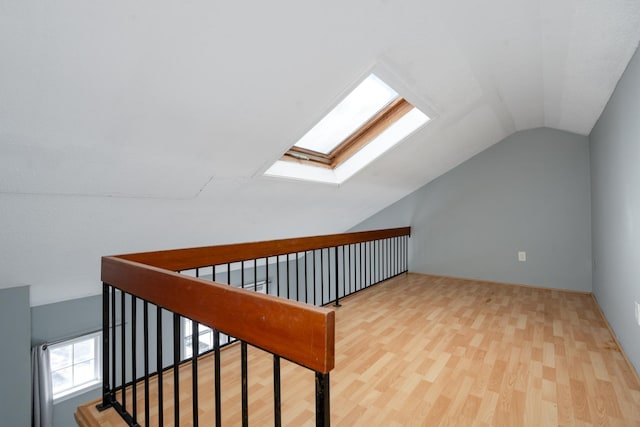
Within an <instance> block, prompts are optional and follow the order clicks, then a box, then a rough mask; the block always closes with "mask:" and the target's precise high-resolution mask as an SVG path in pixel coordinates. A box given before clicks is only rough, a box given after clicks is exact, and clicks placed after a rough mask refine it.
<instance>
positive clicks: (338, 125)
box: [265, 74, 429, 184]
mask: <svg viewBox="0 0 640 427" xmlns="http://www.w3.org/2000/svg"><path fill="white" fill-rule="evenodd" d="M428 121H429V117H428V116H427V115H426V114H424V113H423V112H422V111H420V110H418V109H417V108H416V107H414V106H413V105H411V104H410V103H409V102H408V101H407V100H406V99H404V98H403V97H401V96H400V95H399V94H398V93H397V92H396V91H395V90H393V89H392V88H391V87H390V86H389V85H387V84H386V83H385V82H383V81H382V80H381V79H380V78H378V77H377V76H376V75H375V74H370V75H369V76H368V77H367V78H366V79H364V80H363V81H362V82H361V83H360V84H359V85H358V86H357V87H356V88H355V89H354V90H353V91H351V92H350V93H349V94H348V95H347V96H346V97H345V98H344V99H343V100H342V101H341V102H340V103H338V105H336V106H335V107H334V108H333V109H332V110H331V111H330V112H329V113H328V114H327V115H326V116H325V117H324V118H322V119H321V120H320V121H319V122H318V123H317V124H316V125H315V126H314V127H313V128H311V129H310V130H309V131H308V132H307V133H306V134H305V135H303V136H302V138H300V139H299V140H298V142H296V143H295V144H294V145H293V146H292V147H291V148H289V150H287V152H286V153H285V154H284V155H283V156H282V158H281V159H280V160H278V161H277V162H276V163H275V164H274V165H273V166H271V167H270V168H269V169H268V170H267V171H266V172H265V175H268V176H280V177H288V178H298V179H304V180H311V181H319V182H328V183H335V184H340V183H342V182H344V181H346V180H347V179H348V178H350V177H351V176H353V175H354V174H355V173H356V172H358V171H359V170H360V169H362V168H363V167H365V166H366V165H367V164H369V163H370V162H372V161H373V160H375V159H376V158H378V157H379V156H380V155H382V154H383V153H384V152H385V151H387V150H389V149H390V148H391V147H393V146H394V145H396V144H398V143H399V142H400V141H402V140H403V139H405V138H406V137H407V136H409V135H410V134H411V133H413V132H414V131H415V130H417V129H418V128H420V127H421V126H422V125H424V124H425V123H427V122H428Z"/></svg>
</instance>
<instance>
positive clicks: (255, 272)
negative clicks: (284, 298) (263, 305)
mask: <svg viewBox="0 0 640 427" xmlns="http://www.w3.org/2000/svg"><path fill="white" fill-rule="evenodd" d="M265 282H266V280H265ZM253 290H254V291H257V290H258V260H257V259H254V260H253Z"/></svg>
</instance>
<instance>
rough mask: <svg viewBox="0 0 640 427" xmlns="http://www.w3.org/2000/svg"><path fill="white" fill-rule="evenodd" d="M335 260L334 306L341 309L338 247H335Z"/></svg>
mask: <svg viewBox="0 0 640 427" xmlns="http://www.w3.org/2000/svg"><path fill="white" fill-rule="evenodd" d="M335 251H336V253H335V260H336V303H335V304H334V305H335V306H336V307H340V294H339V292H340V290H339V286H340V284H339V283H338V282H339V278H338V247H337V246H336V247H335Z"/></svg>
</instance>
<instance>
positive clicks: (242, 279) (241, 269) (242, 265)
mask: <svg viewBox="0 0 640 427" xmlns="http://www.w3.org/2000/svg"><path fill="white" fill-rule="evenodd" d="M240 287H241V288H243V289H244V261H240Z"/></svg>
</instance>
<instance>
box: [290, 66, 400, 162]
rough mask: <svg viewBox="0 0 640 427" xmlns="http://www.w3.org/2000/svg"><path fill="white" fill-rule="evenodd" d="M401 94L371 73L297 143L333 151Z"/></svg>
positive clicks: (302, 145) (310, 147)
mask: <svg viewBox="0 0 640 427" xmlns="http://www.w3.org/2000/svg"><path fill="white" fill-rule="evenodd" d="M397 97H398V93H397V92H396V91H394V90H393V89H391V88H390V87H389V86H387V85H386V84H385V83H384V82H383V81H382V80H380V79H379V78H378V77H376V76H375V75H374V74H371V75H369V77H367V78H366V79H365V80H364V81H363V82H362V83H360V84H359V85H358V86H357V87H356V88H355V89H354V90H353V91H352V92H351V93H350V94H349V95H347V97H346V98H345V99H343V100H342V101H341V102H340V103H339V104H338V105H337V106H336V107H335V108H334V109H333V110H331V111H330V112H329V114H327V115H326V116H325V117H324V118H323V119H322V120H320V122H319V123H318V124H317V125H315V126H314V127H313V128H312V129H311V130H310V131H309V132H307V133H306V134H305V135H304V136H303V137H302V138H301V139H300V140H299V141H298V142H296V144H295V146H296V147H301V148H306V149H308V150H313V151H317V152H319V153H324V154H329V153H330V152H331V151H332V150H333V149H334V148H336V146H338V145H339V144H340V143H341V142H343V141H344V140H345V139H347V138H348V137H349V136H350V135H351V134H353V133H354V132H355V131H356V130H357V129H359V128H360V127H361V126H362V125H364V124H365V123H366V122H367V121H368V120H369V119H371V118H372V117H373V116H374V115H376V113H378V112H379V111H380V110H382V109H383V108H384V107H385V106H386V105H388V104H389V103H390V102H391V101H393V100H394V99H396V98H397Z"/></svg>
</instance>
